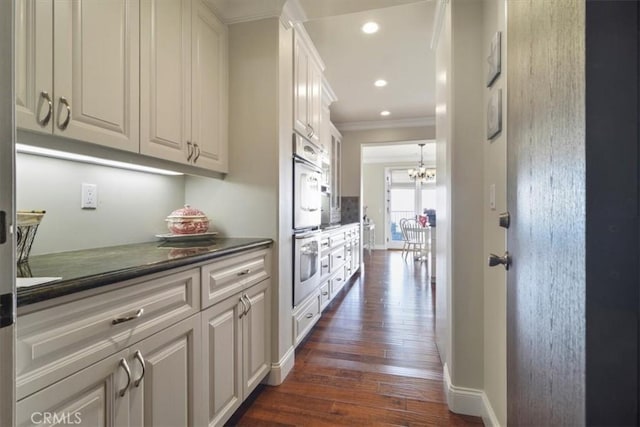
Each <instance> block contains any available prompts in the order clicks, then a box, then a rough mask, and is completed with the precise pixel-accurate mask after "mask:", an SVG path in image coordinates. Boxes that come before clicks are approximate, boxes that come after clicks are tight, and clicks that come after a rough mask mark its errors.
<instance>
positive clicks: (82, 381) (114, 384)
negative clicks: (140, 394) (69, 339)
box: [16, 350, 130, 427]
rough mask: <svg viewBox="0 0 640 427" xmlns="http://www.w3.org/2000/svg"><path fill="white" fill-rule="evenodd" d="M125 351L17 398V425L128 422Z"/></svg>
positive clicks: (90, 426) (100, 426)
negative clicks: (28, 394) (22, 397)
mask: <svg viewBox="0 0 640 427" xmlns="http://www.w3.org/2000/svg"><path fill="white" fill-rule="evenodd" d="M128 354H129V352H128V351H127V350H123V351H120V352H119V353H116V354H114V355H112V356H109V357H107V358H106V359H103V360H101V361H100V362H98V363H95V364H93V365H91V366H89V367H88V368H85V369H83V370H81V371H79V372H77V373H75V374H73V375H70V376H68V377H66V378H64V379H62V380H60V381H58V382H56V383H54V384H52V385H50V386H49V387H47V388H44V389H42V390H40V391H38V392H36V393H34V394H32V395H30V396H28V397H25V398H24V399H22V400H20V401H19V402H18V403H17V404H16V425H18V426H20V427H24V426H41V425H74V426H86V427H121V426H127V425H129V398H130V395H129V389H128V387H127V385H128V383H129V381H128V378H130V376H129V375H128V374H127V370H129V369H130V364H129V362H128V360H127V355H128ZM125 367H126V368H125Z"/></svg>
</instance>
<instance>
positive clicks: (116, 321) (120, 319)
mask: <svg viewBox="0 0 640 427" xmlns="http://www.w3.org/2000/svg"><path fill="white" fill-rule="evenodd" d="M143 313H144V308H141V309H140V310H138V311H136V314H134V315H133V316H127V317H118V318H115V319H113V320H112V321H111V324H112V325H117V324H119V323H124V322H129V321H131V320H135V319H138V318H140V317H142V314H143Z"/></svg>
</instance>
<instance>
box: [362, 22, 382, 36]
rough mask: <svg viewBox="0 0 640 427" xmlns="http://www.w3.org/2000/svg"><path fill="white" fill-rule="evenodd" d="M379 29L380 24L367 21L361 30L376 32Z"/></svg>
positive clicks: (368, 32) (366, 32)
mask: <svg viewBox="0 0 640 427" xmlns="http://www.w3.org/2000/svg"><path fill="white" fill-rule="evenodd" d="M379 29H380V26H379V25H378V24H377V23H376V22H373V21H371V22H367V23H366V24H364V25H363V26H362V32H363V33H365V34H373V33H377V32H378V30H379Z"/></svg>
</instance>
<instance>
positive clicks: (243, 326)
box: [202, 279, 271, 426]
mask: <svg viewBox="0 0 640 427" xmlns="http://www.w3.org/2000/svg"><path fill="white" fill-rule="evenodd" d="M270 285H271V282H270V280H269V279H266V280H263V281H262V282H260V283H258V284H256V285H253V286H251V287H250V288H248V289H246V290H244V291H242V292H239V293H237V294H235V295H233V296H231V297H229V298H227V299H225V300H224V301H222V302H219V303H217V304H214V305H213V306H211V307H210V308H208V309H207V310H205V311H204V312H203V313H202V324H203V333H202V338H203V339H202V343H203V359H202V360H203V368H204V372H203V376H204V378H205V381H206V382H207V386H206V387H205V388H204V402H205V413H206V414H207V416H208V425H210V426H218V425H223V423H224V422H225V421H227V420H228V419H229V417H230V416H231V415H232V414H233V412H234V411H235V410H236V409H237V408H238V407H239V406H240V404H241V403H242V401H243V400H244V399H246V398H247V397H248V396H249V394H250V393H251V392H252V391H253V390H254V389H255V387H256V386H257V385H258V384H259V383H260V382H261V381H262V379H263V378H264V377H265V376H266V375H267V374H268V373H269V370H270V368H271V357H270V336H271V334H270V332H271V303H270Z"/></svg>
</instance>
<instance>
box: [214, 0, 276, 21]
mask: <svg viewBox="0 0 640 427" xmlns="http://www.w3.org/2000/svg"><path fill="white" fill-rule="evenodd" d="M206 3H207V4H208V5H209V6H210V7H211V8H212V9H213V11H214V12H215V14H216V15H217V16H218V18H219V19H220V20H221V21H222V22H223V23H225V24H227V25H231V24H238V23H241V22H249V21H257V20H260V19H267V18H280V16H281V15H282V10H283V6H285V3H287V0H262V1H260V2H253V3H247V2H242V1H237V0H206Z"/></svg>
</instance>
